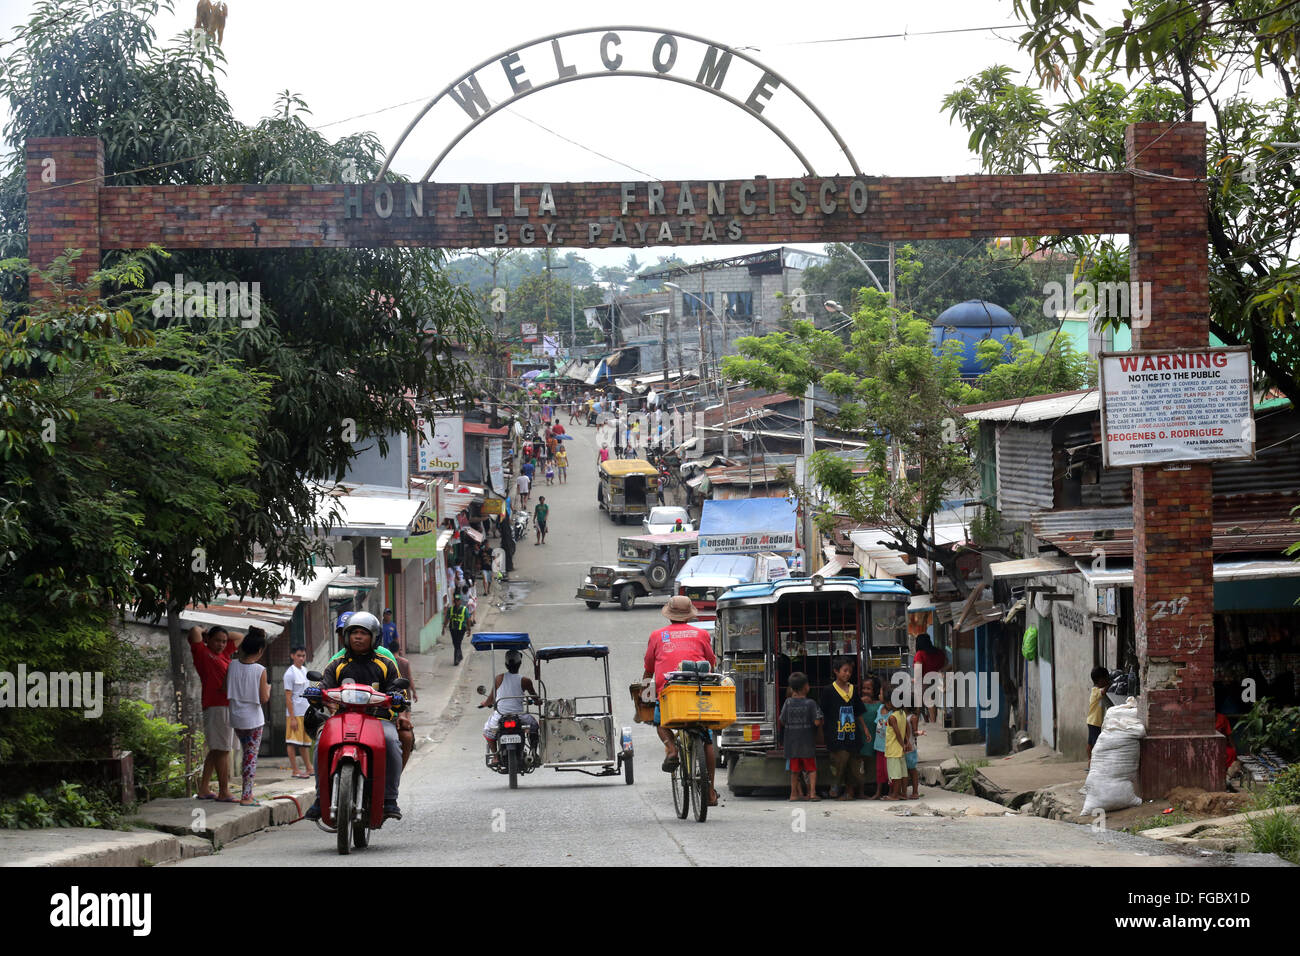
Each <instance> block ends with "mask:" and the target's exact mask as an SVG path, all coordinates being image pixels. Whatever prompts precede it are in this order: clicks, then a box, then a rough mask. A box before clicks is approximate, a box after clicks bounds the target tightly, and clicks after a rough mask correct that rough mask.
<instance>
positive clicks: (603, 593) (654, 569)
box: [574, 531, 699, 611]
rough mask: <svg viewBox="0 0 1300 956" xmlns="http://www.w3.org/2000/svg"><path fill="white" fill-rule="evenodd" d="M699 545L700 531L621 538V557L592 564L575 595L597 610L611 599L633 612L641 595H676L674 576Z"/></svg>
mask: <svg viewBox="0 0 1300 956" xmlns="http://www.w3.org/2000/svg"><path fill="white" fill-rule="evenodd" d="M698 547H699V533H698V532H695V531H674V532H671V533H669V534H641V535H632V536H629V537H626V538H619V539H618V560H617V561H615V562H614V563H613V564H596V565H592V566H591V568H590V569H589V570H588V571H587V575H586V577H584V578H583V581H582V584H580V585H579V586H578V593H577V594H575V595H574V597H576V598H578V599H579V600H582V601H586V602H587V607H589V608H591V609H592V610H595V609H596V608H598V607H600V605H601V604H602V603H604V602H607V601H617V602H618V606H619V607H621V608H622V609H623V610H625V611H630V610H631V609H632V606H633V605H634V604H635V603H636V599H637V598H639V597H646V596H648V595H651V594H669V595H670V594H673V593H674V591H675V588H676V585H675V584H674V581H673V578H674V577H675V576H676V574H677V572H678V570H680V569H681V567H682V565H683V564H685V563H686V562H687V561H688V560H690V558H691V557H692V556H694V554H695V552H696V551H697V550H698Z"/></svg>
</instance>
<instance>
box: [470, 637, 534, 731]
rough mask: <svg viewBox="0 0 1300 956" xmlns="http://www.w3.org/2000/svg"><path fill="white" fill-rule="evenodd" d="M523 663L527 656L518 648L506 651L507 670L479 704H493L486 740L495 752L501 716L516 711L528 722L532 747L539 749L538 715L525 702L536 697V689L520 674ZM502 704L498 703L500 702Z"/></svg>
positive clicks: (486, 727) (515, 713) (498, 676)
mask: <svg viewBox="0 0 1300 956" xmlns="http://www.w3.org/2000/svg"><path fill="white" fill-rule="evenodd" d="M523 662H524V655H523V654H521V653H520V652H519V651H516V650H510V651H506V671H505V673H504V674H498V675H497V679H496V682H495V683H493V685H492V693H490V694H488V696H487V700H485V701H483V703H481V704H479V706H480V707H491V708H493V710H492V716H490V717H489V718H488V720H487V723H486V724H484V725H483V737H484V739H485V740H487V744H488V751H489V752H490V753H493V754H495V753H496V752H497V734H498V733H499V732H500V730H501V715H502V714H503V713H506V714H514V715H516V716H518V717H519V718H520V720H522V721H523V722H524V723H525V724H527V725H528V735H529V738H530V741H531V743H532V745H533V750H536V749H537V718H536V717H534V716H533V715H532V714H529V713H525V712H524V704H525V702H526V701H527V700H528V699H529V698H536V697H537V696H538V695H537V690H536V688H534V687H533V682H532V681H531V680H529V679H528V678H527V677H521V676H520V674H519V667H520V665H522V664H523ZM498 701H499V702H500V706H499V707H498V706H497V702H498Z"/></svg>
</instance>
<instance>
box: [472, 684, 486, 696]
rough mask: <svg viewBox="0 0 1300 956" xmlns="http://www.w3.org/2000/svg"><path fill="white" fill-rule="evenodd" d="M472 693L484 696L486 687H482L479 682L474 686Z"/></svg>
mask: <svg viewBox="0 0 1300 956" xmlns="http://www.w3.org/2000/svg"><path fill="white" fill-rule="evenodd" d="M474 693H476V694H478V695H479V696H480V697H486V696H487V688H486V687H484V686H483V685H482V684H479V685H478V686H477V687H475V688H474Z"/></svg>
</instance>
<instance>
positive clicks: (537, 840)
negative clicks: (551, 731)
mask: <svg viewBox="0 0 1300 956" xmlns="http://www.w3.org/2000/svg"><path fill="white" fill-rule="evenodd" d="M574 430H575V431H576V433H577V434H576V437H575V438H574V440H573V441H570V442H569V443H568V444H569V448H570V455H569V457H570V461H571V467H570V474H569V482H568V484H566V485H559V484H556V485H555V486H552V487H548V486H547V485H546V484H545V482H541V483H539V484H538V485H536V486H535V487H534V495H533V498H534V501H535V500H536V497H537V496H538V495H539V494H540V495H545V496H546V499H547V502H548V503H549V504H550V505H551V521H550V524H551V528H552V531H551V535H550V538H549V540H548V541H547V543H546V545H544V546H541V547H538V546H535V545H534V544H532V542H531V540H529V541H526V542H521V544H520V547H519V549H518V552H517V557H518V561H517V570H516V573H515V574H514V575H513V578H514V579H515V580H514V582H513V583H512V587H511V595H512V598H513V600H511V601H510V602H509V603H507V604H506V606H505V607H504V608H494V609H493V612H492V617H493V618H495V620H491V621H490V622H489V625H488V626H489V628H490V629H492V630H518V631H527V632H528V633H529V634H531V636H532V639H533V643H534V645H535V646H544V645H548V644H567V643H582V642H585V641H592V642H595V643H605V644H608V645H609V646H610V648H611V655H610V665H611V672H612V677H613V687H614V706H615V712H616V714H617V716H618V718H619V722H620V723H624V724H631V723H632V720H631V717H632V715H631V706H630V703H629V701H628V696H627V690H626V688H627V685H628V684H629V683H631V682H633V681H635V680H637V679H639V678H640V676H641V672H642V668H641V661H642V656H643V654H644V651H645V646H646V639H647V637H648V635H649V633H650V631H651V630H652V629H653V628H655V627H656V626H658V625H660V624H661V623H662V622H663V618H662V617H661V616H660V614H659V607H660V605H659V604H658V603H657V602H655V603H647V602H640V603H638V605H637V606H636V607H635V608H634V609H632V610H631V611H627V612H624V611H620V610H619V609H618V608H617V606H616V605H605V606H603V607H602V608H600V609H599V610H594V611H593V610H588V609H587V608H586V607H585V606H584V605H583V603H582V602H580V601H576V600H574V598H573V592H574V588H575V586H576V584H577V583H578V581H579V580H580V579H581V577H582V575H583V573H584V572H585V569H586V568H587V567H588V566H589V565H590V564H592V563H593V562H596V561H604V560H610V559H612V558H613V557H614V555H615V553H616V549H617V542H618V537H619V535H620V534H626V533H635V529H633V528H631V527H628V526H620V525H616V524H614V523H612V522H611V521H610V520H609V518H608V517H606V516H605V515H604V513H603V512H600V511H598V510H597V508H596V504H595V500H596V482H595V478H594V474H595V464H594V462H595V453H596V449H598V448H599V440H600V439H599V437H598V436H597V433H596V431H595V430H594V429H588V428H585V427H581V426H575V428H574ZM611 444H612V443H611ZM494 600H499V598H497V597H495V596H494ZM438 653H442V654H450V650H449V649H440V650H439V651H438ZM487 658H488V655H487V654H485V653H478V654H476V653H470V654H469V656H468V657H467V659H466V663H465V665H462V666H464V667H465V668H466V671H465V672H464V673H463V674H462V675H461V677H460V680H459V681H458V689H457V690H456V692H455V693H454V694H453V695H452V697H451V702H450V704H449V706H448V709H447V711H446V712H445V714H444V719H443V721H442V722H441V723H440V724H439V726H437V727H434V728H423V727H422V728H420V730H421V732H422V733H423V732H425V731H426V730H427V731H429V733H430V739H429V740H426V741H425V742H424V743H423V744H422V745H421V747H420V749H419V750H418V751H417V753H416V755H415V756H414V757H413V758H412V762H411V763H410V765H409V766H408V767H407V770H406V773H405V775H404V777H403V781H402V796H401V806H402V810H403V813H404V818H403V819H402V820H401V821H398V822H391V823H389V824H388V825H387V826H385V827H384V828H383V830H381V831H379V832H377V833H375V834H374V835H373V842H372V844H371V846H370V847H368V848H367V849H365V850H362V851H353V853H352V855H351V856H349V857H347V858H346V862H347V863H348V864H349V865H384V866H391V865H394V864H411V863H415V864H446V865H458V866H469V865H502V866H504V865H511V866H518V865H526V864H573V865H600V866H610V865H643V864H658V865H684V866H690V865H694V866H718V865H726V866H750V865H773V864H810V863H814V862H815V863H817V864H818V865H835V864H845V865H856V866H862V865H873V864H886V865H937V864H945V865H1071V866H1090V865H1106V866H1115V865H1127V866H1180V865H1197V864H1203V863H1205V862H1207V861H1205V860H1203V859H1200V858H1198V857H1196V856H1192V855H1185V854H1182V853H1178V852H1174V851H1171V850H1169V849H1167V848H1164V847H1161V846H1159V845H1157V844H1155V843H1154V842H1153V841H1150V840H1147V839H1146V838H1143V837H1136V836H1130V835H1128V834H1124V833H1116V832H1105V831H1103V832H1094V831H1092V830H1091V829H1089V828H1088V827H1084V826H1073V825H1070V824H1064V823H1059V822H1055V821H1049V820H1044V819H1039V818H1035V817H1025V816H1020V815H1011V814H1007V813H1005V812H1004V808H1002V807H1001V806H998V805H997V804H994V803H990V802H987V801H983V800H980V799H978V798H974V797H968V796H964V795H960V794H951V793H947V792H946V791H943V790H938V789H930V788H923V793H922V800H921V801H920V803H921V804H923V805H924V806H918V805H917V804H915V803H914V804H901V805H887V804H882V803H878V802H874V801H855V802H828V801H823V802H820V803H800V804H791V803H788V802H787V801H786V800H785V797H784V796H783V795H776V794H773V795H772V796H770V797H748V798H735V797H728V795H727V794H726V790H725V788H724V787H722V786H720V787H719V790H720V792H721V793H722V795H723V802H722V806H720V807H717V808H715V809H714V810H712V811H711V812H710V814H709V817H708V820H707V821H706V822H705V823H703V824H700V823H696V822H695V820H694V819H693V818H690V819H687V820H678V819H677V817H676V815H675V814H674V812H673V805H672V795H671V791H670V789H669V782H668V777H667V775H666V774H664V773H663V772H662V771H661V770H660V769H659V767H658V765H659V762H660V760H661V759H662V754H663V751H662V747H661V745H660V744H659V742H658V740H657V738H656V737H655V735H654V730H653V728H650V727H647V726H644V725H640V724H636V725H633V739H634V743H635V748H636V753H637V759H636V765H635V766H636V775H635V783H634V784H633V785H632V786H627V785H625V784H624V782H623V780H622V778H621V777H607V778H592V777H587V776H583V775H579V774H559V773H556V772H554V771H549V770H539V771H537V772H536V773H533V774H531V775H528V776H526V777H523V778H522V779H521V781H520V785H519V789H518V790H514V791H511V790H510V789H508V786H507V783H506V778H505V777H504V776H500V775H498V774H495V773H491V772H489V771H488V770H487V769H486V768H485V767H484V765H483V739H482V736H481V729H482V725H483V721H484V717H485V714H486V713H487V712H486V711H484V710H479V709H477V707H476V705H477V703H478V701H479V699H480V698H479V697H478V696H477V695H476V694H474V692H473V688H474V687H475V685H477V684H488V683H490V681H491V670H490V668H489V664H488V660H487ZM575 663H576V664H577V666H583V667H594V665H591V664H589V663H586V662H575ZM547 666H548V667H550V666H555V667H557V668H559V667H564V666H566V665H565V663H564V662H561V663H558V664H556V665H547ZM598 674H599V672H598V671H597V670H594V669H593V670H591V671H589V672H588V673H587V675H586V676H587V677H588V678H595V679H599V677H598ZM548 684H549V686H548V691H549V693H551V694H552V695H556V694H566V693H567V694H572V693H574V689H571V688H570V689H566V688H565V687H564V686H563V681H562V680H561V679H560V678H558V677H557V678H555V679H554V680H553V682H552V681H549V680H548ZM584 686H587V687H589V686H591V685H590V684H585V685H584ZM585 692H587V693H591V692H592V691H590V690H588V691H585ZM721 782H722V779H721V774H720V779H719V783H721ZM907 807H910V812H911V814H913V815H911V816H907V815H904V814H905V813H907V812H909V811H908V810H906V809H905V808H907ZM927 808H929V809H932V810H938V811H942V812H946V813H949V814H954V815H942V816H939V815H929V814H927V813H926V809H927ZM963 811H964V812H963ZM957 813H963V815H955V814H957ZM334 844H335V841H334V837H333V836H332V835H330V834H327V833H323V832H321V831H320V830H319V829H317V828H316V827H315V826H314V825H312V824H311V823H308V822H305V821H303V822H299V823H296V824H293V825H291V826H286V827H279V828H276V829H272V830H266V831H262V832H261V833H258V834H256V835H254V836H251V837H248V838H245V839H243V840H239V841H237V842H235V843H234V844H232V845H230V846H228V847H225V848H224V849H222V850H221V851H220V852H219V853H216V854H214V855H212V856H209V857H202V858H198V859H194V860H190V861H186V862H185V863H184V864H180V865H185V866H286V865H294V864H300V863H303V864H311V863H322V862H329V861H335V860H339V859H340V858H339V857H338V856H337V855H336V851H335V846H334ZM1217 863H1218V865H1223V863H1224V858H1223V857H1222V856H1218V859H1217Z"/></svg>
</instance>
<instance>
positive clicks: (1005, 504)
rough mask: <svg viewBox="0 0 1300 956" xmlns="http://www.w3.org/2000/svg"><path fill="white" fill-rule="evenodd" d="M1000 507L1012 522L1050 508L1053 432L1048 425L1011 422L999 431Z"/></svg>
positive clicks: (998, 476)
mask: <svg viewBox="0 0 1300 956" xmlns="http://www.w3.org/2000/svg"><path fill="white" fill-rule="evenodd" d="M996 461H997V478H998V510H999V511H1001V512H1002V517H1003V518H1006V519H1007V520H1009V521H1028V520H1029V516H1030V514H1031V513H1032V512H1034V511H1037V510H1039V509H1041V508H1050V507H1052V504H1053V498H1052V433H1051V431H1050V430H1048V429H1045V428H1027V427H1023V426H1020V425H1008V426H1006V427H1005V428H999V429H998V430H997V458H996Z"/></svg>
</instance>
